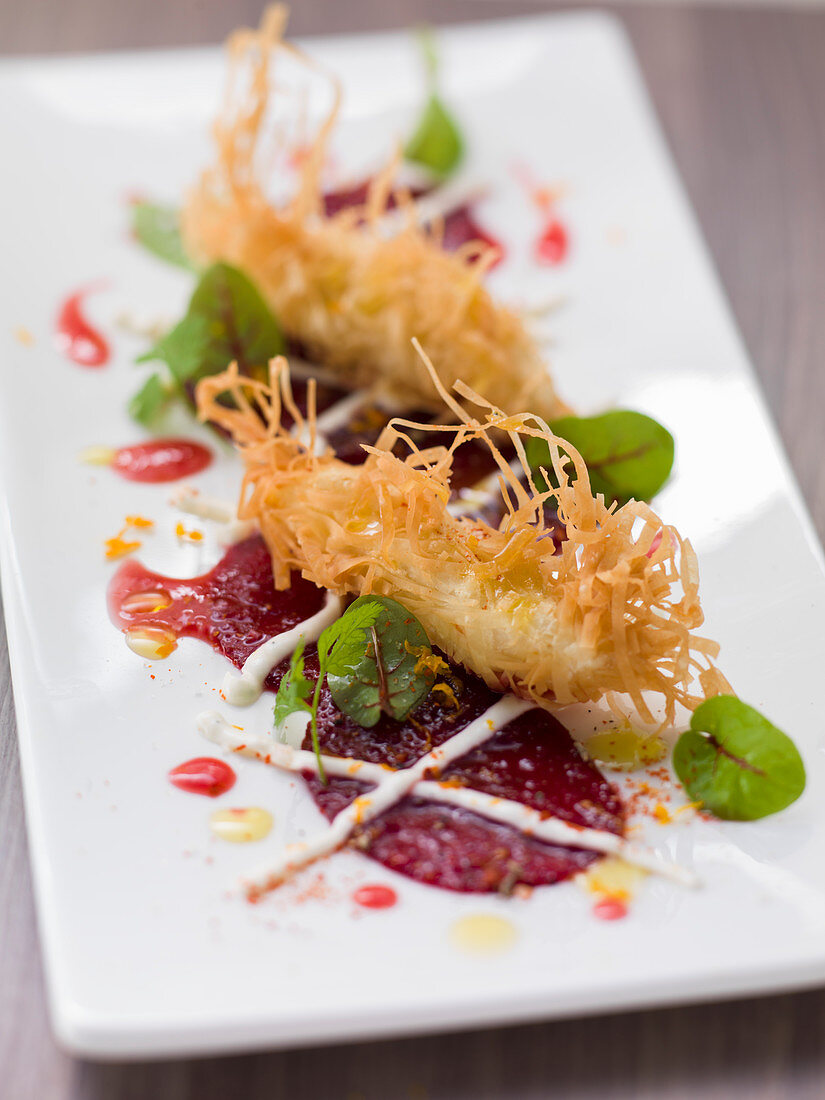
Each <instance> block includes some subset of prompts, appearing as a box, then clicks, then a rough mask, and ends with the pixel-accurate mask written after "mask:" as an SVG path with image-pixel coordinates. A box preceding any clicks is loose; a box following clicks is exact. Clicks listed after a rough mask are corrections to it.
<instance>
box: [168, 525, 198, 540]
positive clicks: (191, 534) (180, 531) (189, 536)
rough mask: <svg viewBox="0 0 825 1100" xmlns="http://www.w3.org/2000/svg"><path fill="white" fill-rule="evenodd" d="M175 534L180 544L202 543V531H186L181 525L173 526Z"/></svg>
mask: <svg viewBox="0 0 825 1100" xmlns="http://www.w3.org/2000/svg"><path fill="white" fill-rule="evenodd" d="M175 534H176V535H177V537H178V538H179V539H180V540H181V541H182V542H202V541H203V532H202V531H194V530H193V531H187V530H186V528H185V527H184V526H183V524H182V523H176V524H175Z"/></svg>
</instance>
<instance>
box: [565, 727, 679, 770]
mask: <svg viewBox="0 0 825 1100" xmlns="http://www.w3.org/2000/svg"><path fill="white" fill-rule="evenodd" d="M584 747H585V748H586V749H587V751H588V752H589V753H590V755H591V756H592V757H593V759H594V760H595V761H596V762H597V763H599V764H604V765H605V766H606V767H608V768H615V769H616V771H623V772H630V771H635V770H636V768H645V767H647V766H648V765H649V764H658V762H659V761H660V760H664V758H665V756H666V755H667V745H666V744H665V742H664V741H663V740H662V738H661V737H659V736H658V735H657V734H655V733H640V732H639V731H638V730H634V729H633V728H632V726H631V725H630V724H629V723H628V724H625V725H621V726H614V727H613V728H612V729H608V730H604V731H602V732H601V733H594V734H593V735H592V737H588V738H587V739H586V740H585V742H584Z"/></svg>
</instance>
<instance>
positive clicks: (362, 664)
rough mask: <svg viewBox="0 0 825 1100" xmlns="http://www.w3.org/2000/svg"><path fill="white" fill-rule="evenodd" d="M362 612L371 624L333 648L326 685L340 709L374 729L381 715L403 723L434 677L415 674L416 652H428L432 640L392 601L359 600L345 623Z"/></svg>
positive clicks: (429, 673)
mask: <svg viewBox="0 0 825 1100" xmlns="http://www.w3.org/2000/svg"><path fill="white" fill-rule="evenodd" d="M362 610H369V612H370V613H372V616H373V617H372V622H370V623H369V625H365V626H359V628H358V630H357V635H356V631H352V632H351V633H350V636H349V638H348V639H347V641H346V643H345V644H342V640H339V642H338V643H337V644H336V646H335V647H334V648H333V650H332V651H331V653H330V659H329V665H328V671H327V683H328V684H329V688H330V691H331V692H332V697H333V699H334V700H335V702H336V704H337V706H338V707H339V708H340V709H341V710H342V711H344V713H345V714H348V715H349V716H350V717H351V718H353V719H354V720H355V721H356V722H357V723H358V724H359V725H360V726H364V727H365V728H366V729H370V728H371V727H372V726H374V725H375V724H376V723H377V722H378V719H379V718H380V717H381V715H382V714H388V715H390V717H391V718H395V719H396V720H398V721H403V719H404V718H406V717H407V715H408V714H409V713H410V711H411V710H413V708H414V707H416V706H417V705H418V704H419V703H420V702H421V700H422V699H423V698H424V697H425V696H426V695H427V694H428V693H429V691H430V688H431V687H432V685H433V682H434V680H435V675H434V674H433V672H432V671H431V670H430V669H428V668H424V669H423V670H422V671H420V672H419V671H416V668H417V666H419V659H418V656H417V654H416V652H415V651H414V650H415V649H416V648H418V649H419V651H420V647H422V646H425V647H427V649H429V640H428V638H427V634H426V632H425V630H424V628H423V626H422V625H421V623H420V622H419V621H418V619H416V617H415V616H414V615H413V614H411V613H410V612H409V611H407V609H406V608H405V607H403V606H402V605H401V604H400V603H398V602H397V601H396V600H392V599H389V598H388V597H379V596H361V597H360V598H359V599H357V600H356V601H355V602H354V603H353V604H352V605H351V607H350V608H349V609H348V611H347V613H346V615H345V616H344V618H346V617H347V616H348V615H350V614H356V613H361V612H362Z"/></svg>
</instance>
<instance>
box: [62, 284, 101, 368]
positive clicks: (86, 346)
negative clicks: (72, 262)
mask: <svg viewBox="0 0 825 1100" xmlns="http://www.w3.org/2000/svg"><path fill="white" fill-rule="evenodd" d="M93 289H95V288H94V287H85V288H84V289H83V290H76V291H75V292H74V294H70V295H69V296H68V298H66V300H65V301H64V302H63V304H62V305H61V307H60V312H59V313H58V315H57V325H56V329H55V340H56V343H57V346H58V347H59V348H60V350H61V351H62V352H63V354H64V355H66V356H67V357H68V358H69V359H71V360H72V362H73V363H78V364H79V365H80V366H81V367H102V366H104V365H105V364H106V363H108V362H109V345H108V343H107V341H106V339H105V337H104V336H102V335H101V333H99V332H98V331H97V329H96V328H93V327H92V326H91V325H90V324H89V322H88V321H87V320H86V318H85V316H84V315H83V299H84V298H85V297H86V295H87V294H89V293H90V292H91V291H92V290H93Z"/></svg>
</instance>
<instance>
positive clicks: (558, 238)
mask: <svg viewBox="0 0 825 1100" xmlns="http://www.w3.org/2000/svg"><path fill="white" fill-rule="evenodd" d="M569 248H570V238H569V236H568V233H567V230H566V229H565V227H564V226H563V225H562V223H561V222H560V221H559V220H558V218H553V219H552V221H550V222H548V224H547V226H546V228H545V230H544V232H543V233H542V235H541V236H540V237H539V239H538V241H537V242H536V259H537V260H538V261H539V263H543V264H560V263H561V262H562V261H563V260H564V259H565V258H566V257H567V253H568V251H569Z"/></svg>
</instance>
